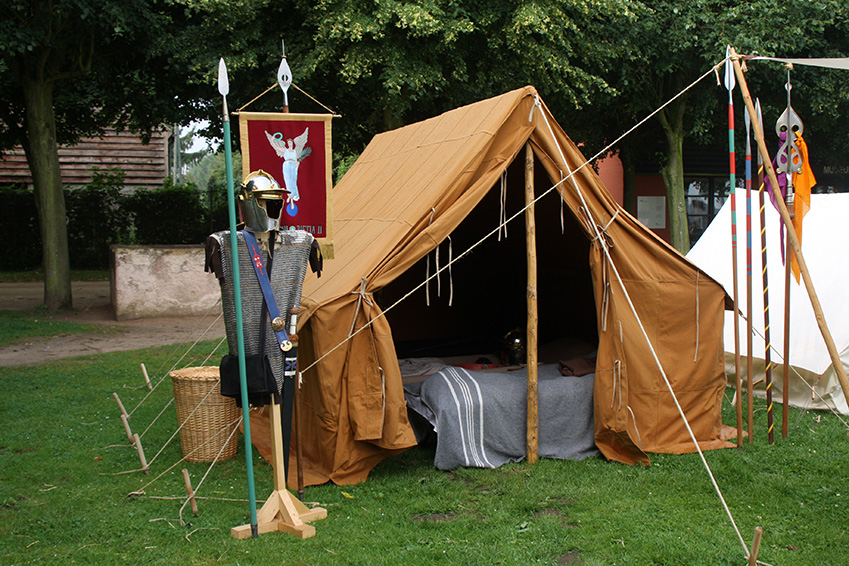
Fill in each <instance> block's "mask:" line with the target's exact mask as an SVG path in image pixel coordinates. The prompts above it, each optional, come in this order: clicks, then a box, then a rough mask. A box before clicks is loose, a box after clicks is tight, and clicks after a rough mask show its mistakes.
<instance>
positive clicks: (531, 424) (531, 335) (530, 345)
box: [525, 142, 539, 464]
mask: <svg viewBox="0 0 849 566" xmlns="http://www.w3.org/2000/svg"><path fill="white" fill-rule="evenodd" d="M533 203H534V150H533V148H531V142H528V143H526V144H525V206H526V209H525V242H526V247H527V256H528V297H527V299H528V328H527V337H526V340H525V349H526V353H527V365H528V420H527V426H528V462H530V463H531V464H533V463H535V462H536V461H537V460H538V459H539V390H538V379H539V374H538V372H539V368H538V365H537V362H538V355H537V354H538V352H537V327H538V326H539V317H538V313H537V244H536V221H535V218H534V204H533Z"/></svg>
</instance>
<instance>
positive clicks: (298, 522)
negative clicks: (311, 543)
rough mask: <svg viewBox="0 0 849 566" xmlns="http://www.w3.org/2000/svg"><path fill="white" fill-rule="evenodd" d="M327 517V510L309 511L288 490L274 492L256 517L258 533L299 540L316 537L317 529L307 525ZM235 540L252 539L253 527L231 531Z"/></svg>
mask: <svg viewBox="0 0 849 566" xmlns="http://www.w3.org/2000/svg"><path fill="white" fill-rule="evenodd" d="M326 517H327V510H326V509H323V508H321V507H316V508H314V509H309V508H308V507H307V506H306V505H304V504H303V503H301V502H300V501H299V500H298V498H297V497H295V496H294V495H292V494H291V493H290V492H289V491H288V490H286V489H281V490H276V491H272V492H271V495H270V496H269V497H268V499H267V500H266V501H265V504H264V505H263V506H262V509H260V510H259V512H258V513H257V515H256V519H257V533H258V534H263V533H272V532H276V531H280V532H282V533H289V534H290V535H295V536H296V537H298V538H302V539H303V538H310V537H312V536H315V527H313V526H312V525H307V524H306V523H310V522H312V521H317V520H319V519H324V518H326ZM230 534H231V535H232V536H233V538H235V539H246V538H250V537H251V525H250V524H247V525H240V526H238V527H233V528H232V529H230Z"/></svg>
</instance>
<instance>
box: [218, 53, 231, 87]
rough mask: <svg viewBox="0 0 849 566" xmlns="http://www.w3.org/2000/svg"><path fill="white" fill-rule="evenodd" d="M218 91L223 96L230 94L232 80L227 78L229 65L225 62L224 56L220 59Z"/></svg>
mask: <svg viewBox="0 0 849 566" xmlns="http://www.w3.org/2000/svg"><path fill="white" fill-rule="evenodd" d="M218 92H219V93H220V94H221V96H227V95H228V94H230V80H229V79H228V78H227V65H225V64H224V57H222V58H221V59H219V60H218Z"/></svg>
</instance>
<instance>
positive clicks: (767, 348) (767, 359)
mask: <svg viewBox="0 0 849 566" xmlns="http://www.w3.org/2000/svg"><path fill="white" fill-rule="evenodd" d="M758 109H759V108H758ZM758 122H760V115H759V116H758ZM765 197H766V195H764V165H763V162H762V161H761V159H760V154H758V205H759V207H760V217H761V262H762V264H763V265H762V281H763V287H762V289H763V303H764V380H765V381H766V383H767V385H769V384H771V383H772V342H771V337H770V324H769V273H768V271H767V250H766V198H765ZM784 406H785V410H784V414H785V415H786V414H787V409H786V407H787V405H786V404H785V405H784Z"/></svg>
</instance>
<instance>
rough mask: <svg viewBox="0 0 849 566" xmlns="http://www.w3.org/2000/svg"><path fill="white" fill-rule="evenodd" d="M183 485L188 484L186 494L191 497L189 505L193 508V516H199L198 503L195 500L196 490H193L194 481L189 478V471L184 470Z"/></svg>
mask: <svg viewBox="0 0 849 566" xmlns="http://www.w3.org/2000/svg"><path fill="white" fill-rule="evenodd" d="M183 483H185V484H186V494H187V495H188V496H189V504H190V505H191V506H192V514H194V515H197V514H198V503H197V500H196V499H195V490H194V489H192V480H191V479H190V478H189V470H187V469H186V468H183Z"/></svg>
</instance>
